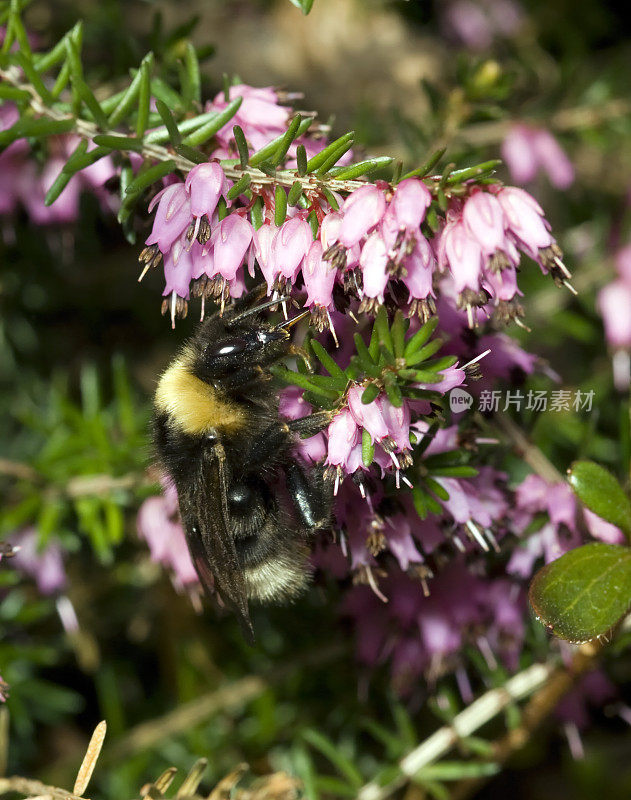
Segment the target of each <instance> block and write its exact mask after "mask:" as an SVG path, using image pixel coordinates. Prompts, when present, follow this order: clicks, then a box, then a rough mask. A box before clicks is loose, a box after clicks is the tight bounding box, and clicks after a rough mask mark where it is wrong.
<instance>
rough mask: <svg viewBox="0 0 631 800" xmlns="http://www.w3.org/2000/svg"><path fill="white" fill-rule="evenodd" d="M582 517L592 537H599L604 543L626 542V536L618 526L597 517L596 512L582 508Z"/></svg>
mask: <svg viewBox="0 0 631 800" xmlns="http://www.w3.org/2000/svg"><path fill="white" fill-rule="evenodd" d="M583 517H584V519H585V524H586V525H587V530H588V531H589V532H590V534H591V535H592V536H593V537H594V539H599V540H600V541H601V542H605V543H606V544H626V536H625V535H624V533H623V532H622V531H621V530H620V528H617V527H616V526H615V525H612V524H611V522H607V521H606V520H604V519H603V518H602V517H599V516H598V514H594V512H593V511H590V510H589V508H584V509H583Z"/></svg>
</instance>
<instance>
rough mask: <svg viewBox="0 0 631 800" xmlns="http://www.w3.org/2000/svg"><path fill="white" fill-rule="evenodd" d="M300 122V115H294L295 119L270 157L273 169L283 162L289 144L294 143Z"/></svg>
mask: <svg viewBox="0 0 631 800" xmlns="http://www.w3.org/2000/svg"><path fill="white" fill-rule="evenodd" d="M301 122H302V117H301V116H300V114H296V115H295V117H294V118H293V119H292V121H291V123H290V124H289V127H288V128H287V133H285V135H284V136H283V138H282V139H281V142H280V144H279V145H278V149H277V150H276V152H275V153H274V155H273V157H272V165H273V166H274V167H277V166H279V164H281V162H282V161H283V160H284V158H285V156H286V155H287V151H288V150H289V148H290V147H291V143H292V142H293V141H294V139H295V138H296V136H297V135H298V129H299V128H300V123H301Z"/></svg>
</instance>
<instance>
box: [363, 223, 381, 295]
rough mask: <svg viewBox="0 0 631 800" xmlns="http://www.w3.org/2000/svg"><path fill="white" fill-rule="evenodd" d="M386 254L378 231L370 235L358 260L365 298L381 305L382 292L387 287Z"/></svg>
mask: <svg viewBox="0 0 631 800" xmlns="http://www.w3.org/2000/svg"><path fill="white" fill-rule="evenodd" d="M387 265H388V253H387V250H386V244H385V242H384V240H383V238H382V237H381V234H380V233H379V232H378V231H375V232H374V233H371V235H370V236H369V237H368V239H367V240H366V242H365V244H364V246H363V247H362V251H361V256H360V258H359V266H360V267H361V270H362V274H363V277H364V285H363V293H364V296H365V297H369V298H374V299H376V300H378V301H379V302H380V303H383V298H384V292H385V290H386V286H387V285H388V272H387Z"/></svg>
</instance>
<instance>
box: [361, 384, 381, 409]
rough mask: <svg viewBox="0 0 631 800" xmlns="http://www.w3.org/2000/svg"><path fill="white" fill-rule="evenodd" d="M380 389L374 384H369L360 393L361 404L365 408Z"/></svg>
mask: <svg viewBox="0 0 631 800" xmlns="http://www.w3.org/2000/svg"><path fill="white" fill-rule="evenodd" d="M379 392H380V389H379V387H378V386H377V384H376V383H369V384H368V386H367V387H366V388H365V389H364V391H363V393H362V403H363V404H364V405H365V406H367V405H368V404H369V403H372V402H373V400H375V399H376V398H377V397H378V395H379Z"/></svg>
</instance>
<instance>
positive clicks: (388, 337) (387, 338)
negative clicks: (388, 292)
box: [375, 306, 394, 353]
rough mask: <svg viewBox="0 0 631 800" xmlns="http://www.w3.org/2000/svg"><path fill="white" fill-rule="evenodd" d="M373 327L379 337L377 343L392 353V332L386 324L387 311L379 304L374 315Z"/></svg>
mask: <svg viewBox="0 0 631 800" xmlns="http://www.w3.org/2000/svg"><path fill="white" fill-rule="evenodd" d="M375 328H376V330H377V336H378V338H379V344H382V345H383V346H384V347H385V348H387V349H388V350H389V351H390V352H391V353H394V343H393V341H392V334H391V333H390V326H389V324H388V312H387V311H386V309H385V308H384V306H381V307H380V308H379V311H378V312H377V316H376V317H375Z"/></svg>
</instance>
